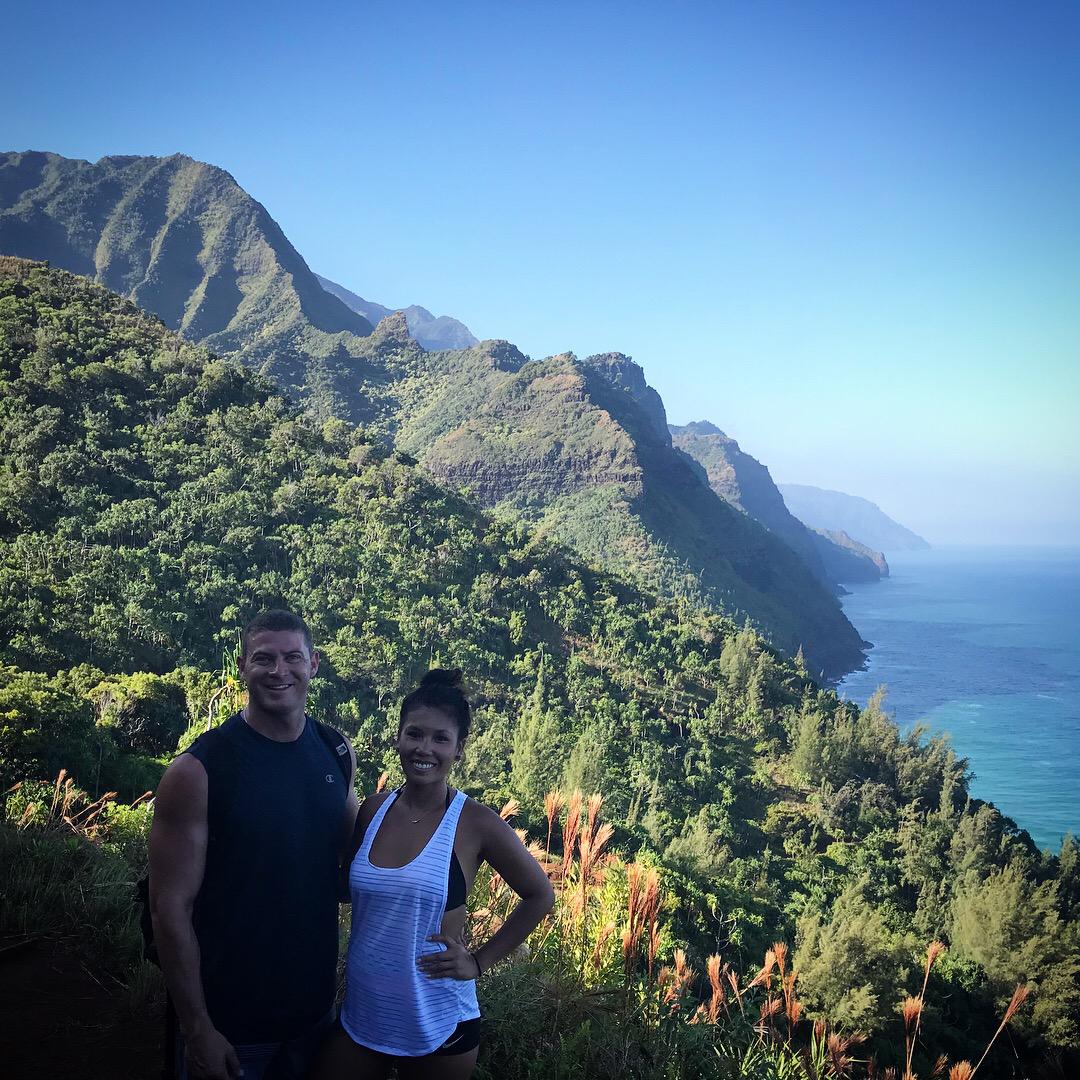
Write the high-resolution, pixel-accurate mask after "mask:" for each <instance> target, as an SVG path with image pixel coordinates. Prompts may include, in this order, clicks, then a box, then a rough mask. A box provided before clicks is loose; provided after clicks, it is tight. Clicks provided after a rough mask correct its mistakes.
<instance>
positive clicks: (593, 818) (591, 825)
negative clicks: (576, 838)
mask: <svg viewBox="0 0 1080 1080" xmlns="http://www.w3.org/2000/svg"><path fill="white" fill-rule="evenodd" d="M603 805H604V796H603V795H601V794H600V793H599V792H598V791H594V792H593V793H592V794H591V795H590V796H589V800H588V803H587V804H586V815H585V820H586V823H587V829H586V832H588V833H589V834H590V835H592V836H595V835H596V822H597V819H598V818H599V816H600V807H601V806H603Z"/></svg>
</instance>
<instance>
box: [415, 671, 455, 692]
mask: <svg viewBox="0 0 1080 1080" xmlns="http://www.w3.org/2000/svg"><path fill="white" fill-rule="evenodd" d="M420 685H421V686H456V687H460V686H461V668H432V669H431V670H430V671H429V672H428V673H427V674H426V675H425V676H424V677H423V678H422V679H421V680H420Z"/></svg>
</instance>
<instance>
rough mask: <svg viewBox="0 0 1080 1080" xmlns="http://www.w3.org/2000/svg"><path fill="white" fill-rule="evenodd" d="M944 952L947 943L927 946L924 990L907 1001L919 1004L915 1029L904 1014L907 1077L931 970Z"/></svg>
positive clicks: (905, 1003)
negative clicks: (909, 1024) (914, 1001)
mask: <svg viewBox="0 0 1080 1080" xmlns="http://www.w3.org/2000/svg"><path fill="white" fill-rule="evenodd" d="M944 951H945V942H943V941H931V942H930V944H929V945H927V946H926V964H925V966H924V969H923V981H922V990H920V991H919V996H918V998H917V999H913V998H908V999H907V1001H913V1000H917V1001H918V1002H919V1010H918V1012H917V1013H915V1021H914V1026H913V1027H909V1026H908V1015H907V1012H905V1013H904V1041H905V1042H906V1043H907V1060H906V1063H905V1069H904V1073H905V1075H907V1074H909V1073H910V1072H911V1058H912V1055H913V1054H914V1053H915V1043H916V1042H917V1041H918V1038H919V1027H920V1026H921V1024H922V1007H923V1005H924V1004H925V1002H926V987H927V984H928V983H929V982H930V969H931V968H932V967H933V966H934V963H935V962H936V961H937V958H938V957H939V956H940V955H941V954H942V953H943V952H944ZM907 1001H905V1002H904V1006H905V1008H906V1007H907Z"/></svg>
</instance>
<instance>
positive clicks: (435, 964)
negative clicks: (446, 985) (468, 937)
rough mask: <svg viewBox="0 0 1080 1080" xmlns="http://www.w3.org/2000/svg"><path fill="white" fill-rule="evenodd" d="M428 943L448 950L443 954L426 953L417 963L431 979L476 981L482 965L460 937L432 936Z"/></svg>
mask: <svg viewBox="0 0 1080 1080" xmlns="http://www.w3.org/2000/svg"><path fill="white" fill-rule="evenodd" d="M428 941H436V942H438V943H439V944H441V945H445V946H446V948H445V949H444V950H443V951H442V952H434V953H425V954H424V955H423V956H421V957H419V958H418V959H417V961H416V963H417V966H418V967H419V968H420V970H421V971H422V972H423V973H424V974H425V975H426V976H427V977H428V978H429V979H461V980H462V981H467V980H469V979H475V978H477V977H478V976H479V974H480V965H479V964H478V963H477V961H476V957H475V956H473V954H472V953H471V952H469V950H468V949H466V948H465V942H464V941H463V940H462V939H461V938H460V937H447V936H446V935H445V934H432V935H431V937H429V938H428Z"/></svg>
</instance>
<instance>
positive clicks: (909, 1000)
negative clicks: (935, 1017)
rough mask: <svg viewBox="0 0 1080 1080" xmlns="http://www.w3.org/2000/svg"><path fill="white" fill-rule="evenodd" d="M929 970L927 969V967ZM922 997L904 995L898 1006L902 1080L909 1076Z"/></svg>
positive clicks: (907, 1079)
mask: <svg viewBox="0 0 1080 1080" xmlns="http://www.w3.org/2000/svg"><path fill="white" fill-rule="evenodd" d="M928 970H929V969H928ZM922 1010H923V999H922V996H921V995H920V996H919V997H906V998H904V1002H903V1004H902V1005H901V1006H900V1014H901V1015H902V1016H903V1018H904V1080H909V1077H910V1076H911V1055H912V1054H913V1053H914V1052H915V1034H916V1032H917V1031H918V1030H919V1019H920V1018H921V1017H922Z"/></svg>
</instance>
